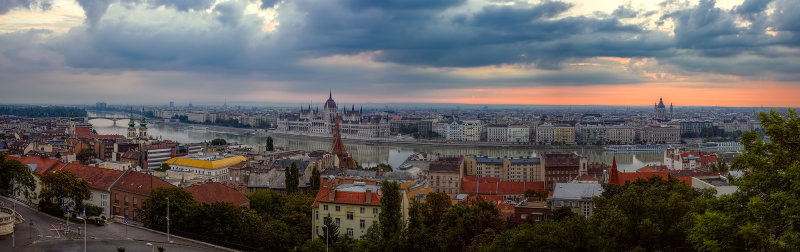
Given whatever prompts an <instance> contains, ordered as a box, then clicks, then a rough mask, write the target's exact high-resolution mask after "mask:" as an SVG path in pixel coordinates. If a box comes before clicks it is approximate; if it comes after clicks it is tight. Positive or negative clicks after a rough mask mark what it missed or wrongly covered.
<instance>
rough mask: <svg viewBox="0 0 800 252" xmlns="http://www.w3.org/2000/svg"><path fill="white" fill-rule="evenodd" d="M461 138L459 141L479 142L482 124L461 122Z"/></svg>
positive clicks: (470, 121)
mask: <svg viewBox="0 0 800 252" xmlns="http://www.w3.org/2000/svg"><path fill="white" fill-rule="evenodd" d="M463 123H464V124H463V126H462V130H463V133H462V138H461V141H465V142H478V141H481V136H482V135H483V122H481V121H480V120H463Z"/></svg>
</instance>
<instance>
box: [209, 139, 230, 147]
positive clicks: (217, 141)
mask: <svg viewBox="0 0 800 252" xmlns="http://www.w3.org/2000/svg"><path fill="white" fill-rule="evenodd" d="M211 145H214V146H222V145H228V142H227V141H225V139H222V138H215V139H214V140H211Z"/></svg>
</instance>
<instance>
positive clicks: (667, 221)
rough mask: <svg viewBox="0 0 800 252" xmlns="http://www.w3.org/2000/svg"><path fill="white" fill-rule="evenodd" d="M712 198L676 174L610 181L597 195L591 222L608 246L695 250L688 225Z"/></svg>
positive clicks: (711, 195)
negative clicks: (689, 235)
mask: <svg viewBox="0 0 800 252" xmlns="http://www.w3.org/2000/svg"><path fill="white" fill-rule="evenodd" d="M711 198H713V193H710V192H709V191H696V190H695V189H693V188H691V187H689V186H688V185H686V184H684V183H682V182H680V181H678V180H677V179H675V178H673V177H669V178H668V179H667V180H664V179H662V178H661V177H652V178H650V179H647V180H644V179H638V180H636V181H634V182H628V183H626V184H625V185H623V186H618V185H613V184H607V185H604V191H603V193H602V194H601V197H596V198H594V199H593V201H594V204H595V209H594V214H593V215H592V216H591V217H590V223H591V226H592V227H594V228H595V229H596V230H595V231H594V233H595V234H597V235H596V238H597V240H598V246H599V247H601V248H602V249H605V250H614V251H623V250H624V251H627V250H647V251H652V250H670V251H676V250H678V251H680V250H691V249H692V245H691V244H690V242H689V239H688V238H687V227H688V226H689V225H690V223H691V221H692V218H693V214H695V213H699V212H701V211H702V209H703V208H704V207H705V205H706V203H705V202H706V201H707V200H709V199H711Z"/></svg>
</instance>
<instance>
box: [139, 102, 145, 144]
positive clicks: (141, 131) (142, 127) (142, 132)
mask: <svg viewBox="0 0 800 252" xmlns="http://www.w3.org/2000/svg"><path fill="white" fill-rule="evenodd" d="M139 138H141V139H145V140H146V139H147V121H145V120H144V109H142V120H141V121H139Z"/></svg>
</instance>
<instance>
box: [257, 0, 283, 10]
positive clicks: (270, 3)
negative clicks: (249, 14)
mask: <svg viewBox="0 0 800 252" xmlns="http://www.w3.org/2000/svg"><path fill="white" fill-rule="evenodd" d="M280 2H281V1H280V0H261V9H267V8H272V7H275V5H276V4H278V3H280Z"/></svg>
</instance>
